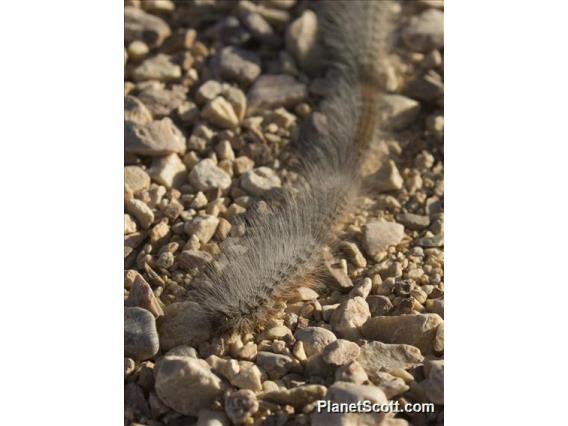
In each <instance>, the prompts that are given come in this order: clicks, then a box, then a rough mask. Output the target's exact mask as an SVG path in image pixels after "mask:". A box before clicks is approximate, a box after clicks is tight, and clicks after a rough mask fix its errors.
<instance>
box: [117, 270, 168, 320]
mask: <svg viewBox="0 0 568 426" xmlns="http://www.w3.org/2000/svg"><path fill="white" fill-rule="evenodd" d="M124 305H125V306H130V307H134V306H137V307H139V308H143V309H146V310H147V311H149V312H151V313H152V315H154V317H156V318H158V317H160V316H162V315H164V310H163V309H162V306H161V305H160V303H159V302H158V299H157V298H156V296H155V295H154V292H153V291H152V287H150V285H149V284H148V283H147V282H146V280H145V279H144V278H143V277H142V275H140V274H138V273H137V274H136V277H135V278H134V282H133V283H132V286H131V288H130V293H128V298H127V299H126V300H125V301H124Z"/></svg>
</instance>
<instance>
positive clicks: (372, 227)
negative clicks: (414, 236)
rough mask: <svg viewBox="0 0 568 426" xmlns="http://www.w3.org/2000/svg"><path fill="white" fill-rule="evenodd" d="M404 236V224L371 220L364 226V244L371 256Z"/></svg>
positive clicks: (396, 242)
mask: <svg viewBox="0 0 568 426" xmlns="http://www.w3.org/2000/svg"><path fill="white" fill-rule="evenodd" d="M403 237H404V226H402V225H401V224H399V223H393V222H371V223H367V224H366V225H365V226H364V227H363V245H364V248H365V251H366V252H367V254H369V255H370V256H376V255H377V254H379V253H381V252H382V251H384V250H386V249H387V248H388V247H389V246H393V245H396V244H398V243H400V242H401V241H402V238H403Z"/></svg>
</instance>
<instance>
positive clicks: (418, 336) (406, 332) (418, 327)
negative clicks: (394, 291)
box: [362, 314, 444, 355]
mask: <svg viewBox="0 0 568 426" xmlns="http://www.w3.org/2000/svg"><path fill="white" fill-rule="evenodd" d="M443 322H444V320H443V319H442V318H441V317H440V316H439V315H438V314H414V315H399V316H394V317H390V316H388V317H386V316H385V317H374V318H369V319H368V320H367V322H366V323H365V324H364V325H363V327H362V332H363V335H364V336H365V337H366V338H367V339H373V340H378V341H381V342H386V343H403V344H407V345H412V346H416V347H417V348H418V349H420V351H421V352H422V354H424V355H431V354H432V353H434V340H435V337H436V330H437V328H438V326H439V325H440V324H442V323H443Z"/></svg>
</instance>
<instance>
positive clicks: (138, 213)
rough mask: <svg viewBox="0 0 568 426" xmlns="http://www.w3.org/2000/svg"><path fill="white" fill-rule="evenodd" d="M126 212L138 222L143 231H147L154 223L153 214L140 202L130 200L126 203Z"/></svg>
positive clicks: (133, 199) (134, 199)
mask: <svg viewBox="0 0 568 426" xmlns="http://www.w3.org/2000/svg"><path fill="white" fill-rule="evenodd" d="M126 211H127V212H128V213H130V214H131V215H132V216H134V217H135V218H136V220H138V223H140V226H141V227H142V228H143V229H148V228H149V227H150V226H151V225H152V223H153V222H154V212H153V211H152V209H151V208H150V207H148V205H147V204H146V203H144V201H142V200H138V199H136V198H131V199H129V200H128V201H126Z"/></svg>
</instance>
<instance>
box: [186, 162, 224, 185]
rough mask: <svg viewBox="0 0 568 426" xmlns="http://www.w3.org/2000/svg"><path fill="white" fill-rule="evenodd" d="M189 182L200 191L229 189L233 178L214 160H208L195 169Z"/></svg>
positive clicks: (198, 164)
mask: <svg viewBox="0 0 568 426" xmlns="http://www.w3.org/2000/svg"><path fill="white" fill-rule="evenodd" d="M189 181H190V182H191V184H192V185H193V186H194V187H195V188H196V189H197V190H199V191H209V190H211V189H217V188H219V189H227V188H228V187H229V186H230V185H231V176H229V175H228V174H227V172H225V171H224V170H223V169H221V168H219V167H217V165H216V164H215V162H214V161H213V160H211V159H210V158H206V159H204V160H201V161H200V162H199V163H197V164H196V165H195V166H194V167H193V169H192V170H191V173H190V174H189Z"/></svg>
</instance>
